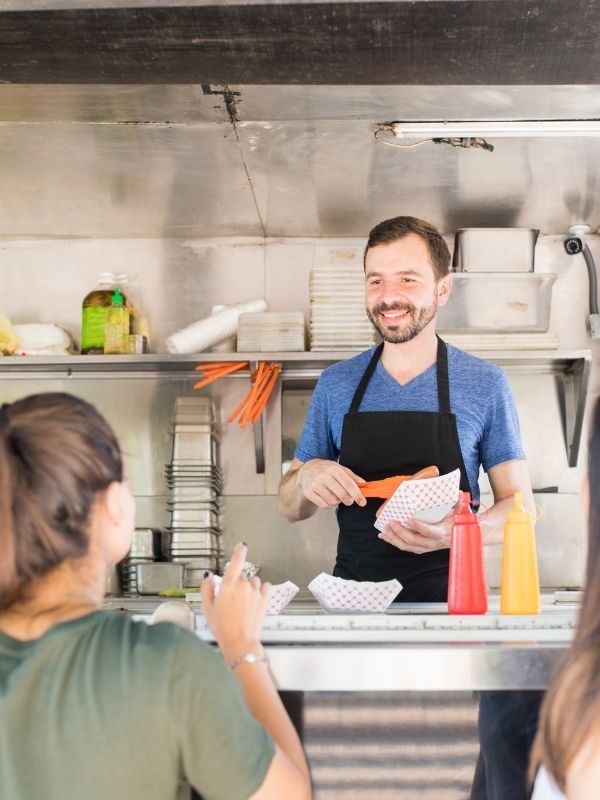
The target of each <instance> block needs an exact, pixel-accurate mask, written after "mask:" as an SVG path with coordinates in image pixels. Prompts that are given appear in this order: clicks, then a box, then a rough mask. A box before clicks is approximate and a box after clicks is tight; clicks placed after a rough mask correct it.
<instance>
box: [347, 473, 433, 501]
mask: <svg viewBox="0 0 600 800" xmlns="http://www.w3.org/2000/svg"><path fill="white" fill-rule="evenodd" d="M439 474H440V471H439V469H438V468H437V467H434V466H431V467H425V468H424V469H421V470H419V471H418V472H415V474H414V475H394V476H393V477H391V478H383V479H382V480H379V481H366V482H365V483H359V484H358V488H359V489H360V490H361V492H362V493H363V495H364V496H365V497H383V498H384V499H385V500H389V498H390V497H391V496H392V495H393V494H394V492H395V491H396V489H397V488H398V487H399V486H400V484H401V483H404V481H414V480H423V479H424V478H437V477H438V476H439Z"/></svg>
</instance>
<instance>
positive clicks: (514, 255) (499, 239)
mask: <svg viewBox="0 0 600 800" xmlns="http://www.w3.org/2000/svg"><path fill="white" fill-rule="evenodd" d="M538 234H539V231H538V230H536V229H535V228H461V229H459V230H458V231H456V234H455V237H454V259H453V262H452V263H453V266H454V269H455V270H456V271H457V272H533V254H534V250H535V243H536V240H537V237H538Z"/></svg>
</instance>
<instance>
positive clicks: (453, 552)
mask: <svg viewBox="0 0 600 800" xmlns="http://www.w3.org/2000/svg"><path fill="white" fill-rule="evenodd" d="M470 506H471V495H470V494H469V492H461V493H460V500H459V505H458V512H457V513H456V514H455V515H454V524H453V525H452V533H451V538H450V574H449V577H448V612H449V613H450V614H485V613H486V611H487V609H488V601H487V587H486V581H485V567H484V563H483V544H482V540H481V529H480V527H479V522H478V521H477V515H476V514H473V513H472V512H471V507H470Z"/></svg>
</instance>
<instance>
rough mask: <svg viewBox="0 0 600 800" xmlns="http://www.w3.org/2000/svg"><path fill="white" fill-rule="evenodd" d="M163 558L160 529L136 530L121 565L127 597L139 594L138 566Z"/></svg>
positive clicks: (122, 583) (120, 571)
mask: <svg viewBox="0 0 600 800" xmlns="http://www.w3.org/2000/svg"><path fill="white" fill-rule="evenodd" d="M160 558H161V532H160V529H158V528H136V529H135V531H134V533H133V538H132V540H131V549H130V551H129V553H128V554H127V556H126V557H125V558H124V559H123V560H122V561H121V562H120V564H119V577H120V585H121V588H122V590H123V594H125V595H135V594H137V593H138V587H137V565H138V564H152V563H153V562H155V561H160Z"/></svg>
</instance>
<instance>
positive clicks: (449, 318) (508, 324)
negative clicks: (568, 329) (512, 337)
mask: <svg viewBox="0 0 600 800" xmlns="http://www.w3.org/2000/svg"><path fill="white" fill-rule="evenodd" d="M452 279H453V286H452V296H451V297H450V300H449V301H448V304H447V305H445V306H443V307H442V308H440V309H439V311H438V329H439V330H440V331H441V332H446V333H474V332H477V333H504V332H506V333H512V332H518V331H520V332H523V333H533V332H542V333H543V332H545V331H547V330H548V325H549V322H550V300H551V299H552V286H553V284H554V281H555V280H556V275H555V274H553V273H548V274H537V273H533V272H530V273H522V274H519V273H514V274H503V275H502V274H501V275H498V274H491V273H485V274H477V273H470V274H466V273H457V274H455V275H453V276H452Z"/></svg>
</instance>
